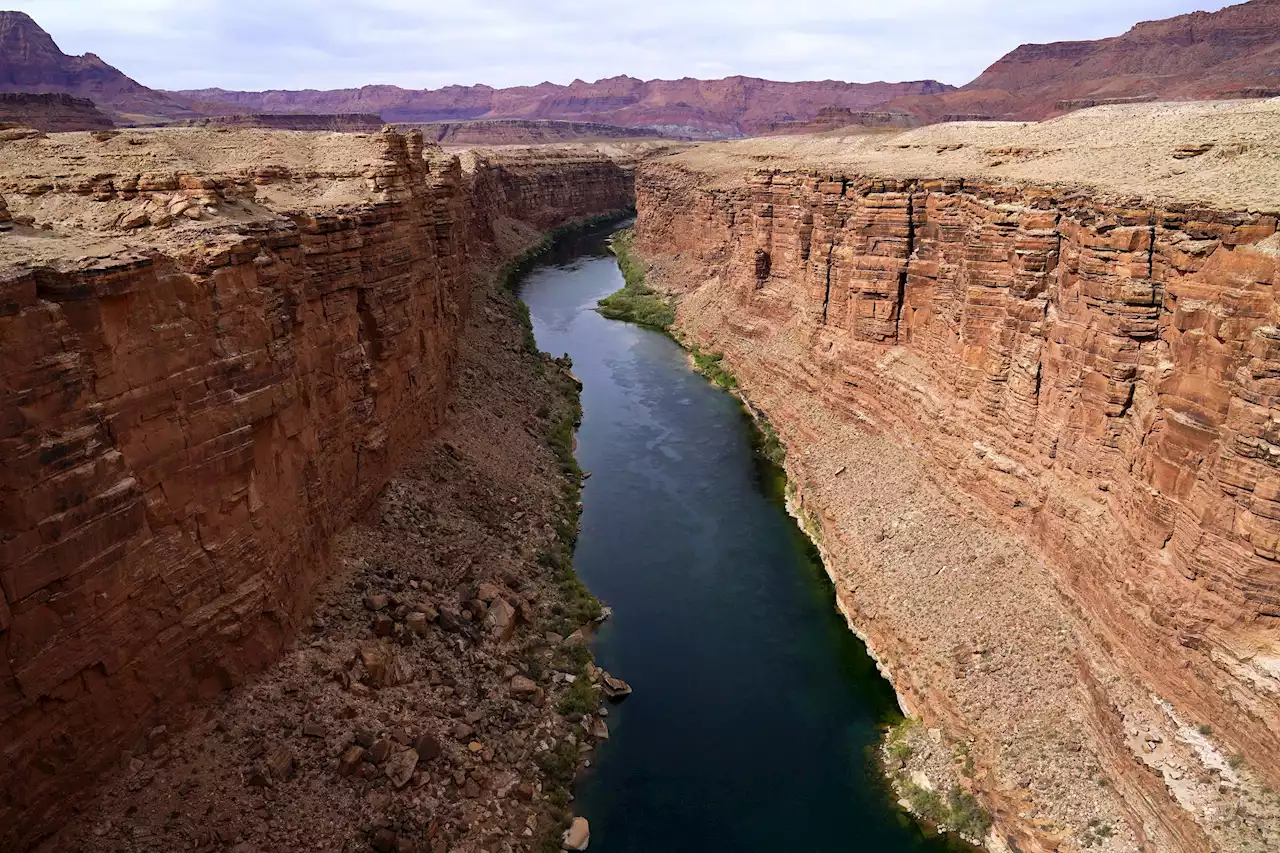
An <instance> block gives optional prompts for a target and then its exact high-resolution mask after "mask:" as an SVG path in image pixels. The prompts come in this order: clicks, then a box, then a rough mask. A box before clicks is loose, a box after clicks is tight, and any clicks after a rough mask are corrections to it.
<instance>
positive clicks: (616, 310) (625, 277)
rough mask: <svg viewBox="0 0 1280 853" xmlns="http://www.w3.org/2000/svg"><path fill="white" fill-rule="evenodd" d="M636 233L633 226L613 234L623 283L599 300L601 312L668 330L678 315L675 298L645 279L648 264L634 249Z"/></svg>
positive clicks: (614, 318)
mask: <svg viewBox="0 0 1280 853" xmlns="http://www.w3.org/2000/svg"><path fill="white" fill-rule="evenodd" d="M633 237H634V235H633V234H632V232H631V230H630V229H628V230H626V231H619V232H618V233H617V234H614V235H613V240H612V242H611V245H612V247H613V253H614V255H616V256H617V258H618V269H619V270H621V272H622V281H623V285H622V287H621V288H619V289H618V290H616V291H614V292H613V293H611V294H609V295H608V296H606V297H605V298H604V299H601V300H600V301H599V303H597V304H598V305H599V308H600V313H601V314H603V315H604V316H605V317H608V318H609V319H610V320H624V321H626V322H628V323H636V324H638V325H641V326H649V327H651V328H654V329H662V330H664V331H665V330H666V329H668V328H670V326H671V324H672V323H674V322H675V319H676V308H675V300H674V299H672V298H671V297H669V296H663V295H662V294H660V293H658V292H657V291H656V290H654V289H653V288H651V287H649V286H648V285H646V284H645V283H644V265H643V264H642V263H641V262H640V260H639V258H637V257H636V256H635V254H634V253H633V252H632V251H631V242H632V239H633Z"/></svg>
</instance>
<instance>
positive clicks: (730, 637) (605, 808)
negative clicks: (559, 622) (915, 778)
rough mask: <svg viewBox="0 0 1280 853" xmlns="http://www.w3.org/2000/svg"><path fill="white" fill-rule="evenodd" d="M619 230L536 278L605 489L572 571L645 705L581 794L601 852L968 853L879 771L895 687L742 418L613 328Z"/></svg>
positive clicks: (723, 397)
mask: <svg viewBox="0 0 1280 853" xmlns="http://www.w3.org/2000/svg"><path fill="white" fill-rule="evenodd" d="M621 285H622V279H621V275H620V274H619V272H618V269H617V266H616V263H615V261H614V259H613V256H612V255H610V254H608V252H607V250H606V247H605V234H604V233H596V234H592V235H587V236H584V237H581V238H578V239H576V240H573V241H570V242H569V243H566V244H562V245H561V246H559V247H557V249H556V250H555V251H554V252H552V253H551V254H549V255H548V256H546V257H545V258H544V259H543V261H542V263H541V264H539V265H538V266H536V267H535V268H534V269H533V270H531V271H530V272H529V274H528V275H527V276H526V277H525V278H524V280H523V283H522V285H521V288H520V295H521V297H522V298H523V299H524V301H525V302H526V303H527V304H528V306H529V309H530V314H531V316H532V318H533V326H534V334H535V335H536V337H537V341H538V345H539V346H540V348H542V349H543V350H546V351H548V352H550V353H552V354H553V355H557V356H558V355H560V354H562V353H566V352H567V353H568V354H569V355H570V356H571V357H572V358H573V364H574V372H575V374H577V376H578V377H579V378H580V379H581V380H582V383H583V391H582V403H583V412H584V415H583V421H582V427H581V430H580V431H579V433H578V449H577V453H578V460H579V462H580V463H581V465H582V468H583V469H584V470H586V471H590V472H591V473H592V476H591V478H590V479H589V480H587V482H586V484H585V488H584V490H583V498H582V500H583V507H584V508H583V514H582V531H581V536H580V538H579V540H578V543H577V549H576V552H575V556H574V565H575V567H576V569H577V571H578V574H579V576H580V577H581V578H582V580H583V581H584V582H585V583H586V584H587V586H588V587H589V588H590V589H591V591H592V592H593V593H595V595H596V596H598V597H599V598H600V599H601V600H602V601H603V602H604V603H606V604H609V605H610V606H612V608H613V610H614V616H613V618H612V619H611V620H609V621H608V622H606V623H605V624H604V626H603V627H602V629H601V630H600V631H599V632H598V634H597V636H596V639H595V641H594V649H595V654H596V660H597V662H598V663H599V664H600V665H601V666H604V667H605V668H606V669H607V670H609V671H610V672H611V673H613V674H615V675H617V676H618V677H620V678H624V679H626V680H627V681H628V682H629V683H630V684H631V685H632V687H633V688H634V689H635V693H634V694H633V695H632V696H631V697H630V698H628V699H627V700H626V701H625V702H624V703H622V704H620V705H615V706H611V713H610V715H609V717H608V718H607V722H608V725H609V729H610V733H611V737H610V739H609V740H608V741H606V742H604V743H603V744H602V745H601V747H600V749H599V750H597V753H596V755H595V756H594V758H595V763H594V765H593V766H592V767H591V768H590V770H588V771H587V773H586V774H584V775H583V777H582V778H581V779H580V780H579V782H578V785H577V787H576V794H577V799H576V801H575V803H574V808H575V811H576V813H578V814H581V815H583V816H585V817H586V818H587V819H588V820H589V821H590V823H591V836H592V838H591V849H592V850H594V851H603V853H683V851H699V853H707V851H713V853H719V851H761V853H764V851H769V853H780V851H807V853H824V851H850V853H856V851H866V853H872V851H874V853H903V851H912V853H917V851H919V852H920V853H923V851H947V850H954V849H956V848H955V847H954V846H952V845H950V844H949V843H948V842H947V841H946V840H945V839H944V838H939V837H937V836H934V835H932V834H931V833H927V832H926V831H925V830H922V829H921V828H920V827H919V826H918V825H917V824H916V823H915V822H913V821H911V820H909V819H908V818H907V817H906V816H905V815H904V814H902V813H901V812H900V811H899V810H898V809H897V808H896V807H895V806H894V805H893V803H892V800H891V797H890V795H889V793H888V790H887V787H886V786H885V784H884V782H883V781H882V779H881V778H880V777H879V775H878V773H877V770H876V768H875V766H874V764H873V761H872V759H871V757H870V750H871V749H872V748H873V747H874V745H875V744H876V743H877V741H878V738H879V727H880V726H881V725H882V724H884V723H886V722H892V721H894V720H895V719H897V718H898V708H897V704H896V701H895V698H894V694H893V690H892V688H891V687H890V685H889V684H888V682H886V681H885V680H884V679H883V678H882V677H881V676H880V675H879V673H878V672H877V671H876V667H875V664H874V662H873V661H872V660H871V658H870V657H869V655H868V654H867V651H866V648H865V647H864V646H863V645H862V643H861V642H860V641H859V640H858V639H857V638H856V637H855V636H854V635H853V634H852V633H850V632H849V630H848V628H847V626H846V625H845V624H844V620H843V617H841V616H840V614H839V613H837V612H836V610H835V607H834V600H833V592H832V589H831V586H830V583H829V582H828V580H827V577H826V575H825V574H824V572H823V569H822V566H821V563H820V561H819V558H818V557H817V555H816V553H815V551H814V549H813V547H812V544H811V543H809V542H808V540H807V539H806V538H805V537H804V535H803V534H802V533H801V532H800V531H799V530H798V529H797V527H796V525H795V522H794V521H793V520H792V519H791V518H790V517H789V516H788V515H787V513H786V511H785V508H784V506H783V504H782V501H781V496H780V488H779V484H780V482H781V480H780V477H781V475H780V472H779V471H778V470H777V469H776V468H774V467H773V466H771V465H769V464H768V463H766V462H764V460H763V459H761V458H760V457H759V456H758V455H756V454H755V453H754V452H753V451H752V448H751V426H750V423H749V420H748V419H747V417H746V415H745V413H744V412H743V410H742V407H741V405H740V404H739V402H738V400H737V399H735V398H734V397H733V396H732V395H730V394H728V393H726V392H724V391H722V390H720V389H719V388H717V387H716V386H714V385H712V384H711V383H709V382H708V381H707V380H706V379H704V378H703V377H701V376H699V375H697V374H696V373H694V372H693V371H692V370H691V369H690V367H689V366H688V364H687V362H686V358H685V354H684V352H683V351H682V350H681V349H680V348H679V346H677V345H676V344H675V343H674V342H673V341H672V340H670V339H669V338H667V337H666V336H665V335H662V334H660V333H658V332H654V331H650V330H647V329H643V328H639V327H636V326H633V325H629V324H626V323H621V322H615V321H610V320H606V319H604V318H603V317H601V316H600V315H599V314H597V313H596V312H595V311H593V310H592V309H593V308H594V307H595V304H596V300H597V299H599V298H600V297H602V296H604V295H606V294H608V293H611V292H612V291H614V290H616V289H617V288H619V287H620V286H621Z"/></svg>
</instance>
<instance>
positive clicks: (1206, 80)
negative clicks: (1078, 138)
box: [886, 0, 1280, 121]
mask: <svg viewBox="0 0 1280 853" xmlns="http://www.w3.org/2000/svg"><path fill="white" fill-rule="evenodd" d="M1277 49H1280V2H1276V0H1250V2H1247V3H1240V4H1239V5H1235V6H1228V7H1226V8H1225V9H1221V10H1220V11H1217V12H1192V13H1190V14H1188V15H1178V16H1176V17H1173V18H1166V19H1164V20H1159V21H1145V22H1143V23H1140V24H1137V25H1135V26H1134V27H1133V28H1132V29H1130V30H1129V31H1128V32H1127V33H1124V34H1123V35H1119V36H1115V37H1114V38H1107V39H1099V40H1097V41H1064V42H1054V43H1052V44H1024V45H1022V46H1020V47H1018V48H1017V49H1016V50H1013V51H1011V52H1010V53H1008V54H1007V55H1005V56H1003V57H1001V58H1000V59H999V60H998V61H997V62H996V63H995V64H993V65H992V66H991V67H990V68H988V69H987V70H986V71H984V72H983V73H982V74H981V75H980V76H978V77H977V79H975V80H973V81H972V82H970V83H968V84H966V85H964V86H962V87H960V89H959V90H957V91H954V92H950V93H941V94H937V95H928V94H927V95H925V96H923V97H907V98H901V99H898V100H895V101H892V102H890V103H889V104H888V105H886V108H888V109H895V110H905V111H908V112H911V113H914V114H915V115H917V116H919V117H921V118H922V119H925V120H927V121H939V120H945V119H944V118H943V117H944V116H946V115H956V114H967V115H972V116H974V117H984V118H996V119H1032V120H1038V119H1043V118H1046V117H1048V116H1051V115H1054V114H1056V113H1060V112H1065V111H1067V110H1071V109H1080V108H1081V107H1082V106H1095V105H1097V104H1100V103H1120V102H1123V101H1133V100H1155V99H1156V98H1159V99H1160V100H1203V99H1212V98H1270V97H1275V96H1276V95H1280V85H1278V84H1277V83H1276V80H1275V73H1276V72H1275V69H1276V64H1275V63H1276V60H1275V56H1276V51H1277Z"/></svg>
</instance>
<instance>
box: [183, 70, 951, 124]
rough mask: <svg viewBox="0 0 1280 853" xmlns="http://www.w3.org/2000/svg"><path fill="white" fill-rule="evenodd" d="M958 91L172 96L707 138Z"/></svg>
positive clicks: (804, 87)
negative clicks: (826, 111)
mask: <svg viewBox="0 0 1280 853" xmlns="http://www.w3.org/2000/svg"><path fill="white" fill-rule="evenodd" d="M952 88H953V87H951V86H947V85H946V84H943V83H938V82H937V81H935V80H923V81H914V82H905V83H843V82H840V81H836V80H822V81H814V82H801V83H785V82H778V81H774V80H761V79H758V78H755V77H726V78H724V79H723V80H695V79H692V78H684V79H681V80H637V79H636V78H634V77H627V76H619V77H610V78H608V79H605V80H597V81H595V82H594V83H587V82H585V81H582V80H575V81H573V82H572V83H570V84H569V85H567V86H561V85H557V84H554V83H539V84H538V85H537V86H516V87H512V88H508V89H494V88H492V87H490V86H483V85H482V86H446V87H444V88H443V89H402V88H400V87H398V86H363V87H361V88H359V89H335V90H331V91H305V92H298V91H283V90H282V91H267V92H230V91H225V90H222V89H200V90H193V91H182V92H174V93H171V94H172V95H173V96H174V97H175V98H180V99H182V100H184V101H186V102H189V103H190V104H191V105H192V107H193V108H194V109H196V110H198V111H201V112H218V111H224V110H228V109H235V110H239V111H252V112H284V113H288V112H344V111H359V112H364V111H369V110H375V109H376V110H377V111H379V112H380V113H381V114H382V118H383V120H385V121H388V122H414V123H422V122H441V121H465V120H475V119H505V118H510V119H526V120H541V119H556V120H561V121H573V122H597V123H604V124H612V125H619V126H623V127H645V128H651V129H654V130H659V131H663V132H666V133H668V134H670V135H691V136H697V137H700V138H707V137H715V136H720V137H724V136H729V137H733V136H743V135H751V134H753V133H755V132H756V130H757V128H758V127H761V126H763V125H766V124H768V123H770V122H776V121H781V120H783V119H784V118H786V117H790V118H792V119H795V120H807V119H810V118H814V117H815V116H817V114H818V112H819V111H820V110H822V109H823V108H826V107H846V108H849V109H866V108H868V107H871V106H875V105H876V104H880V103H883V102H885V101H888V100H890V99H892V98H897V97H902V96H906V95H929V94H935V93H939V92H947V91H950V90H951V89H952Z"/></svg>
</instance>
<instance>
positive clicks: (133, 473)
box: [0, 129, 632, 846]
mask: <svg viewBox="0 0 1280 853" xmlns="http://www.w3.org/2000/svg"><path fill="white" fill-rule="evenodd" d="M539 163H541V164H542V165H541V167H540V166H539ZM628 170H629V164H628V163H626V162H623V163H622V164H619V162H617V161H615V160H613V159H610V158H608V157H605V156H603V155H602V154H600V153H598V152H594V151H585V150H578V151H575V152H567V153H566V152H561V153H558V154H545V153H538V152H525V153H523V154H522V153H520V152H512V153H510V154H509V155H508V156H507V159H505V160H504V159H503V158H501V157H499V156H497V155H495V154H488V155H485V157H484V158H475V157H471V158H468V163H467V168H466V169H464V168H463V165H462V164H461V163H460V162H459V160H458V159H457V158H456V157H449V156H446V155H444V154H443V153H442V152H441V151H440V150H439V149H438V148H435V147H426V146H424V145H423V143H422V139H421V136H420V135H417V134H408V135H404V134H398V133H394V132H387V133H379V134H350V133H347V134H339V133H331V134H324V133H321V134H316V133H290V132H279V131H265V130H250V129H244V130H234V131H230V132H215V131H210V130H204V129H185V130H184V129H174V130H150V131H127V132H124V133H114V132H109V133H103V134H95V135H91V134H88V133H82V134H56V135H54V136H49V137H44V138H28V139H20V140H16V141H12V142H8V143H6V144H5V146H3V148H0V195H3V196H4V197H5V198H6V200H7V204H5V205H0V209H3V210H4V211H5V219H6V222H5V223H4V224H5V225H6V226H8V227H9V228H10V230H9V231H8V233H6V235H5V240H4V243H3V246H2V247H0V262H2V263H3V264H4V273H3V275H2V276H0V329H2V330H3V337H4V339H5V341H6V345H5V347H4V348H3V352H2V353H0V358H3V362H4V364H3V370H0V375H2V377H3V378H0V423H3V424H4V427H3V429H2V430H0V451H2V452H3V457H4V465H3V466H0V467H2V469H3V474H0V499H2V501H0V517H3V521H4V524H3V525H2V527H3V530H4V534H3V538H2V539H0V589H2V590H3V596H0V646H3V650H4V654H3V655H0V732H2V733H3V734H2V736H0V743H3V747H0V749H2V750H3V756H4V758H5V760H6V761H7V762H8V763H9V764H10V766H12V767H14V768H18V769H17V770H15V772H13V773H11V774H9V776H8V777H7V778H6V780H5V783H4V788H3V790H2V791H0V813H2V814H3V815H4V821H3V826H4V834H3V836H2V837H3V842H2V843H3V845H4V846H13V845H24V844H26V843H29V842H30V841H31V840H32V839H34V838H36V837H38V836H39V835H40V834H41V833H42V832H44V831H47V829H48V828H49V827H50V826H52V825H53V824H54V823H55V822H57V821H59V820H61V819H63V818H65V817H66V815H67V813H68V809H70V808H71V807H72V806H73V805H75V804H76V800H75V798H74V797H71V796H70V795H71V794H73V793H74V792H77V791H80V790H83V789H84V788H85V787H86V786H87V785H89V784H90V783H91V782H92V781H93V780H94V779H95V778H97V776H98V774H99V773H101V772H102V771H104V770H106V769H108V768H110V767H112V766H113V765H114V764H115V762H116V761H117V760H118V758H119V756H120V755H121V754H123V753H124V752H125V751H133V752H134V753H135V755H143V754H149V753H150V747H149V746H148V745H147V744H146V743H145V742H144V741H140V740H139V738H140V737H141V736H143V735H145V734H146V733H147V732H148V731H153V730H155V729H156V728H157V727H160V726H164V727H166V729H167V730H168V731H180V730H181V729H182V728H183V727H184V725H185V724H187V723H189V722H191V721H192V719H193V713H195V714H197V716H196V717H194V719H198V718H199V717H198V714H199V713H204V712H203V711H199V712H196V710H195V709H199V708H204V707H208V706H206V705H203V704H202V703H204V702H207V701H208V700H210V699H211V698H214V697H217V696H220V695H223V693H224V691H226V690H227V689H228V688H231V687H233V686H235V685H239V684H242V683H244V682H246V681H247V680H248V679H250V678H251V677H252V676H253V675H254V674H255V673H257V672H260V671H261V670H262V669H263V667H265V666H267V665H268V664H269V663H270V662H271V661H273V660H275V659H276V658H277V657H278V656H279V655H280V654H281V652H282V651H283V650H285V649H286V648H287V647H288V644H289V643H290V641H291V638H292V637H293V636H295V635H296V634H297V632H298V631H299V630H300V629H302V628H304V627H306V626H307V625H309V624H310V622H309V615H308V614H309V612H310V610H311V605H312V601H313V592H314V591H315V590H316V589H317V588H319V584H321V583H322V581H323V580H324V579H325V578H326V577H328V576H329V575H330V573H331V566H332V556H333V553H334V551H333V547H332V542H333V537H334V535H335V534H336V533H337V532H339V531H341V530H342V529H344V528H345V527H346V526H347V524H348V523H349V522H350V521H351V520H352V519H354V518H358V517H359V516H361V514H362V513H364V512H365V510H366V509H367V508H368V507H369V506H370V505H371V503H372V502H373V501H374V499H375V498H376V497H377V495H378V494H379V493H380V492H381V491H382V489H383V488H384V486H385V485H386V484H387V482H388V481H389V480H390V478H391V477H392V475H393V473H394V472H396V471H398V470H401V469H402V468H403V467H404V465H405V464H406V463H407V462H408V461H409V460H410V459H411V458H412V454H413V453H414V451H415V448H417V447H418V446H419V444H420V441H421V439H422V438H423V437H425V436H430V435H435V434H438V433H439V431H440V430H441V429H442V428H443V426H444V424H445V423H446V422H447V421H448V411H449V404H450V400H451V388H452V387H453V385H452V378H451V377H452V376H453V370H454V367H455V365H456V364H457V359H458V355H457V353H458V346H459V340H460V337H459V336H460V335H461V333H462V329H463V327H464V323H465V318H466V317H467V316H468V314H467V312H468V303H469V301H470V299H471V294H472V282H473V280H474V277H475V276H481V277H484V276H486V275H488V274H490V273H491V272H492V271H493V270H494V269H496V268H497V267H498V265H499V264H501V263H502V262H503V261H504V260H507V259H509V258H510V257H512V256H513V255H514V254H515V253H517V252H518V251H520V250H522V249H524V248H525V247H527V246H528V245H530V244H531V243H534V242H536V239H537V237H538V235H540V233H541V232H543V231H545V230H548V229H550V228H553V227H556V226H559V225H563V224H565V222H566V221H567V220H568V219H570V218H573V219H576V218H579V217H581V216H583V215H590V214H593V213H604V212H607V211H612V210H616V209H618V208H622V207H626V206H627V205H628V204H629V203H630V200H631V198H632V195H631V193H632V189H631V186H632V183H631V178H630V173H629V171H628ZM521 217H528V218H521ZM490 310H492V308H490ZM530 523H532V517H531V521H530ZM456 556H457V557H458V559H460V560H463V561H464V565H465V559H464V557H465V555H462V554H457V555H456ZM433 557H435V558H438V559H441V560H442V561H443V563H444V564H445V566H444V570H447V571H449V572H454V571H455V570H459V565H458V564H457V563H453V562H450V561H449V559H447V558H446V556H445V555H443V554H435V555H433ZM346 565H349V566H350V570H351V571H355V570H356V567H355V566H353V565H350V564H346ZM385 567H386V564H379V565H378V566H365V565H361V566H360V567H359V568H360V570H366V569H367V570H373V569H378V570H382V569H383V568H385ZM392 568H395V566H393V567H392ZM415 571H417V572H418V574H417V575H414V576H413V577H412V579H414V580H418V581H419V582H420V583H421V582H423V581H426V582H429V583H431V584H433V585H436V594H437V595H439V594H443V593H445V592H446V588H445V587H439V586H438V585H439V583H440V580H439V578H438V577H435V576H431V575H429V574H426V573H425V568H423V566H422V565H421V564H419V565H418V568H417V569H415ZM471 571H472V570H471V569H467V568H465V567H464V568H462V569H461V572H462V574H461V575H458V576H457V577H453V576H452V575H451V576H450V577H452V580H451V581H450V584H451V585H452V584H458V583H463V582H464V581H465V580H466V579H467V578H468V577H470V574H469V573H470V572H471ZM476 571H478V569H477V570H476ZM380 577H382V580H380V581H378V582H379V583H384V584H388V585H389V584H390V583H391V582H392V580H391V579H389V578H387V577H385V576H380ZM486 577H487V576H486ZM513 577H515V576H513ZM397 578H398V580H397V581H396V582H398V583H405V584H407V583H408V580H409V579H410V577H408V576H400V575H397ZM482 579H483V578H479V577H476V578H475V579H474V580H475V582H478V581H479V580H482ZM447 589H452V586H450V587H448V588H447ZM379 591H381V590H379ZM387 592H388V593H390V592H397V590H395V589H389V590H387ZM512 595H514V592H513V593H512ZM416 601H417V599H415V602H416ZM415 602H404V603H405V604H406V606H407V605H409V604H413V603H415ZM511 603H512V606H513V607H514V608H517V612H518V604H517V603H516V602H515V601H514V599H513V600H512V602H511ZM340 604H341V603H340V602H339V603H338V604H337V605H335V606H340ZM437 606H442V605H439V604H438V599H437ZM393 610H394V608H393ZM475 615H476V613H475V611H472V616H473V617H474V616H475ZM535 615H536V611H535ZM407 616H408V614H403V618H402V619H398V617H395V616H393V617H392V618H393V621H396V622H397V623H398V624H399V623H402V625H401V628H399V629H395V628H394V627H393V632H392V633H393V634H394V635H395V636H397V637H398V636H401V634H402V632H403V630H405V627H404V626H408V625H409V624H410V623H409V621H408V618H407ZM357 627H359V629H361V630H363V629H364V628H365V627H368V626H364V625H360V626H353V627H349V628H346V629H344V630H347V631H351V632H356V631H357ZM373 627H374V630H375V632H376V630H377V626H373ZM409 630H413V628H412V627H410V628H409ZM344 636H350V637H354V634H351V635H344ZM345 648H351V646H350V645H346V646H345ZM324 654H327V655H334V654H338V651H336V650H333V649H331V650H329V651H326V652H325V653H324ZM343 654H345V651H344V652H343ZM500 657H501V656H500ZM325 660H329V658H325ZM362 665H363V666H364V667H365V670H362V671H363V672H366V673H367V672H370V671H372V670H371V664H370V662H369V660H365V661H364V662H363V664H362ZM395 669H396V668H395V667H392V670H393V671H394V670H395ZM499 671H501V669H499ZM422 674H423V673H421V672H418V673H417V675H419V676H420V675H422ZM374 680H375V681H376V680H377V678H376V676H375V677H374ZM357 682H358V679H357ZM256 695H262V694H256ZM366 724H367V725H374V723H372V721H369V722H367V723H366ZM415 736H416V735H415ZM299 760H301V759H299Z"/></svg>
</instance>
